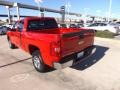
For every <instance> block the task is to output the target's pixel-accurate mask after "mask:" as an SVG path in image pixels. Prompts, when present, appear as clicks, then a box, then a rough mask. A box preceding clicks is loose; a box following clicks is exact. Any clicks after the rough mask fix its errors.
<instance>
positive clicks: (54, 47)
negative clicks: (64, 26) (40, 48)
mask: <svg viewBox="0 0 120 90" xmlns="http://www.w3.org/2000/svg"><path fill="white" fill-rule="evenodd" d="M50 54H51V55H53V56H60V42H51V45H50Z"/></svg>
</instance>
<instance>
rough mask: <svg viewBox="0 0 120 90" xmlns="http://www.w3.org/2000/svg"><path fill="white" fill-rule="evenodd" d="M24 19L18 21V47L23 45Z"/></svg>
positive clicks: (16, 35)
mask: <svg viewBox="0 0 120 90" xmlns="http://www.w3.org/2000/svg"><path fill="white" fill-rule="evenodd" d="M23 24H24V22H23V21H20V22H18V24H17V30H16V33H15V43H16V45H17V46H18V47H21V45H22V31H23Z"/></svg>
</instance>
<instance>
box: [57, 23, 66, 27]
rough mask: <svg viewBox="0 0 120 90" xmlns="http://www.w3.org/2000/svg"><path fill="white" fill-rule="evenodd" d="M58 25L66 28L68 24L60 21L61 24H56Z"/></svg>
mask: <svg viewBox="0 0 120 90" xmlns="http://www.w3.org/2000/svg"><path fill="white" fill-rule="evenodd" d="M58 27H60V28H68V25H67V24H65V23H62V24H58Z"/></svg>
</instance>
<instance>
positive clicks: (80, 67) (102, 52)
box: [71, 45, 109, 70]
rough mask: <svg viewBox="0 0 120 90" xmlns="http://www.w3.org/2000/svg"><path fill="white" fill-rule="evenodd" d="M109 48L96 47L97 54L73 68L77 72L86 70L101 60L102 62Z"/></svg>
mask: <svg viewBox="0 0 120 90" xmlns="http://www.w3.org/2000/svg"><path fill="white" fill-rule="evenodd" d="M108 49H109V48H108V47H103V46H98V45H96V52H95V53H94V54H93V55H91V56H90V57H89V58H87V59H85V60H84V61H82V62H80V63H79V64H76V65H74V66H72V67H71V68H73V69H76V70H85V69H87V68H89V67H91V66H92V65H94V64H95V63H97V62H98V61H99V60H101V58H102V57H104V56H105V52H106V51H107V50H108Z"/></svg>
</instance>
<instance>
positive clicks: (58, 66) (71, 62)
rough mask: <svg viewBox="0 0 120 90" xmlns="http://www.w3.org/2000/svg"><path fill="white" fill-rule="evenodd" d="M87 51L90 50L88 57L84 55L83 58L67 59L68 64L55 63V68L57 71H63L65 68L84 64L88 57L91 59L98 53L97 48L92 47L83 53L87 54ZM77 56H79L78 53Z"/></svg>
mask: <svg viewBox="0 0 120 90" xmlns="http://www.w3.org/2000/svg"><path fill="white" fill-rule="evenodd" d="M87 50H88V55H83V57H81V58H74V57H72V58H68V59H67V60H68V61H66V62H62V63H61V62H54V63H53V66H54V68H55V69H63V68H66V67H69V66H72V65H75V64H78V63H80V62H82V61H83V60H85V59H87V58H88V57H90V56H91V55H92V54H94V53H95V52H96V47H95V46H91V47H89V48H87V49H85V50H83V52H84V53H85V51H87ZM76 55H77V53H76ZM68 57H69V56H68ZM63 61H64V60H63Z"/></svg>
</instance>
